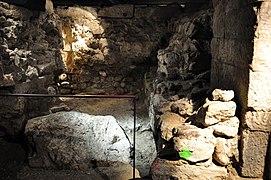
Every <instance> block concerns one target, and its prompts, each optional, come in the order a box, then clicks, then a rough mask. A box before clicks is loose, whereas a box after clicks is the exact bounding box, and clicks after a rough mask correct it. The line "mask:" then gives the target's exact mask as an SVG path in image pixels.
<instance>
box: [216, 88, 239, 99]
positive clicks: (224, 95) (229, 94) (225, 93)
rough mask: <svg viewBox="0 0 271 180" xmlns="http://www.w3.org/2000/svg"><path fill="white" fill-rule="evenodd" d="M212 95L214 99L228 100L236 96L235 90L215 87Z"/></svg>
mask: <svg viewBox="0 0 271 180" xmlns="http://www.w3.org/2000/svg"><path fill="white" fill-rule="evenodd" d="M212 97H213V100H214V101H224V102H228V101H231V100H232V99H233V98H234V91H233V90H221V89H215V90H214V91H213V92H212Z"/></svg>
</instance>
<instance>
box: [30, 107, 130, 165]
mask: <svg viewBox="0 0 271 180" xmlns="http://www.w3.org/2000/svg"><path fill="white" fill-rule="evenodd" d="M25 132H26V135H27V136H28V137H29V138H28V139H31V138H32V141H33V142H32V143H34V145H35V149H36V150H37V152H36V154H35V156H33V157H32V158H31V159H29V165H30V166H31V167H43V168H60V169H62V168H64V169H81V170H86V169H88V168H90V167H91V166H93V164H92V163H93V162H94V161H97V162H104V163H109V164H110V162H114V161H118V162H124V163H129V161H130V160H131V159H130V150H131V145H130V142H129V140H128V139H127V137H126V135H125V133H124V131H123V130H122V129H121V127H120V126H119V125H118V123H117V122H116V120H115V118H114V117H112V116H91V115H88V114H84V113H79V112H75V111H71V112H58V113H55V114H50V115H47V116H42V117H37V118H34V119H30V120H28V122H27V125H26V130H25ZM30 144H31V143H30Z"/></svg>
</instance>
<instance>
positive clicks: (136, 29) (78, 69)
mask: <svg viewBox="0 0 271 180" xmlns="http://www.w3.org/2000/svg"><path fill="white" fill-rule="evenodd" d="M56 12H57V14H59V16H60V18H61V19H62V34H63V40H64V48H63V50H62V55H63V59H64V60H65V62H66V66H67V72H66V74H67V79H64V82H61V83H62V84H63V85H61V83H60V88H59V89H60V92H61V93H79V92H87V93H92V94H127V93H133V94H135V93H139V92H142V88H143V81H142V79H143V75H144V73H145V72H146V71H148V68H149V66H150V65H152V64H153V63H154V60H153V59H152V58H151V57H153V56H154V57H155V54H156V52H157V50H158V48H159V47H161V40H162V39H163V36H165V35H166V32H167V29H168V24H167V19H168V17H170V16H174V15H175V14H176V13H177V14H178V13H181V8H179V7H177V6H170V7H134V6H133V5H118V6H112V7H105V8H102V9H95V8H87V7H70V8H68V9H64V8H58V9H57V10H56ZM65 77H66V76H65Z"/></svg>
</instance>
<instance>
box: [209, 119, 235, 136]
mask: <svg viewBox="0 0 271 180" xmlns="http://www.w3.org/2000/svg"><path fill="white" fill-rule="evenodd" d="M209 128H210V129H213V131H214V134H215V135H217V136H226V137H229V138H233V137H235V136H237V134H238V130H239V119H238V118H237V117H231V118H229V119H228V120H226V121H223V122H219V123H217V124H215V125H213V126H210V127H209Z"/></svg>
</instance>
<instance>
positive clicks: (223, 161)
mask: <svg viewBox="0 0 271 180" xmlns="http://www.w3.org/2000/svg"><path fill="white" fill-rule="evenodd" d="M213 158H214V160H216V161H217V162H218V163H219V164H220V165H223V166H226V165H228V164H229V162H230V160H229V157H228V156H227V153H226V147H225V142H224V141H223V140H222V139H217V143H216V146H215V151H214V154H213Z"/></svg>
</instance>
